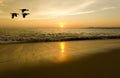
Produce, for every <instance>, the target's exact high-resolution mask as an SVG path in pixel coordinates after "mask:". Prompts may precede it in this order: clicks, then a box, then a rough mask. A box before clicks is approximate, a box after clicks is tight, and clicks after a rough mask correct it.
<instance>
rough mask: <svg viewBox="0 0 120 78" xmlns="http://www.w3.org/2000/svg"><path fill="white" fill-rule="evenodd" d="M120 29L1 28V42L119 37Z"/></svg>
mask: <svg viewBox="0 0 120 78" xmlns="http://www.w3.org/2000/svg"><path fill="white" fill-rule="evenodd" d="M119 38H120V29H114V28H113V29H112V28H110V29H107V28H106V29H105V28H102V29H100V28H98V29H97V28H86V29H55V28H0V43H18V42H49V41H70V40H96V39H119Z"/></svg>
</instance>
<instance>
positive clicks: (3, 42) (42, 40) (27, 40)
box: [0, 36, 120, 44]
mask: <svg viewBox="0 0 120 78" xmlns="http://www.w3.org/2000/svg"><path fill="white" fill-rule="evenodd" d="M107 39H108V40H109V39H120V36H98V37H97V36H96V37H80V38H79V37H76V38H63V39H30V40H29V39H26V40H23V41H19V40H18V41H0V44H17V43H37V42H61V41H84V40H107Z"/></svg>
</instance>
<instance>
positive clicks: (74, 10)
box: [39, 0, 96, 16]
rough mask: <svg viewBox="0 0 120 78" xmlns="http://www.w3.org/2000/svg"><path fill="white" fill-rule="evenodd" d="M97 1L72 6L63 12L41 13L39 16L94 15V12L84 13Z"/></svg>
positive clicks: (58, 10)
mask: <svg viewBox="0 0 120 78" xmlns="http://www.w3.org/2000/svg"><path fill="white" fill-rule="evenodd" d="M95 2H96V1H95V0H92V1H86V2H83V3H82V4H77V5H76V6H75V5H72V6H70V7H69V8H64V9H62V10H60V9H57V10H51V11H48V12H41V13H39V15H47V16H59V15H60V16H62V15H63V16H65V15H80V14H87V13H93V12H94V11H82V10H85V8H88V7H89V6H90V5H92V4H94V3H95Z"/></svg>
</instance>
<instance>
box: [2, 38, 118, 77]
mask: <svg viewBox="0 0 120 78" xmlns="http://www.w3.org/2000/svg"><path fill="white" fill-rule="evenodd" d="M0 78H120V40H119V39H113V40H86V41H68V42H46V43H45V42H42V43H24V44H2V45H0Z"/></svg>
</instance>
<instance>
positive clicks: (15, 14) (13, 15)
mask: <svg viewBox="0 0 120 78" xmlns="http://www.w3.org/2000/svg"><path fill="white" fill-rule="evenodd" d="M11 15H12V17H11V18H12V19H14V17H17V15H19V14H18V13H11Z"/></svg>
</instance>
